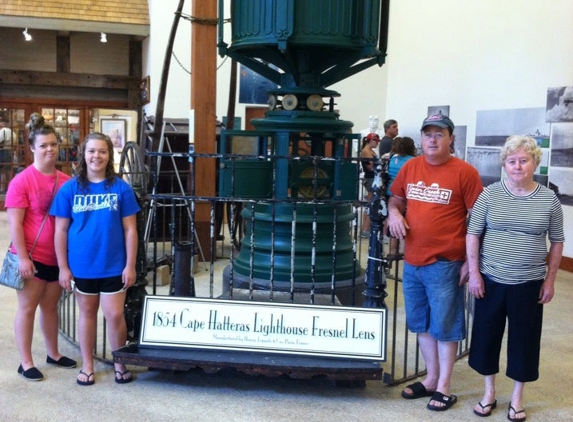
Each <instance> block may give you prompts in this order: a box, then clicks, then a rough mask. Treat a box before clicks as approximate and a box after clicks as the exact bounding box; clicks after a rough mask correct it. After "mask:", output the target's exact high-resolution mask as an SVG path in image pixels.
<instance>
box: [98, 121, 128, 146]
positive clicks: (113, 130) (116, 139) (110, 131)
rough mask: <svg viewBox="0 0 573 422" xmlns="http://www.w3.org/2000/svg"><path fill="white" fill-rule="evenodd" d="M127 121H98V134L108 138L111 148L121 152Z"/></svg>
mask: <svg viewBox="0 0 573 422" xmlns="http://www.w3.org/2000/svg"><path fill="white" fill-rule="evenodd" d="M126 131H127V121H126V120H125V119H104V118H102V119H100V132H101V133H104V134H106V135H107V136H109V137H110V139H111V142H113V147H114V148H115V149H117V150H119V151H121V150H122V149H123V147H124V145H125V135H126Z"/></svg>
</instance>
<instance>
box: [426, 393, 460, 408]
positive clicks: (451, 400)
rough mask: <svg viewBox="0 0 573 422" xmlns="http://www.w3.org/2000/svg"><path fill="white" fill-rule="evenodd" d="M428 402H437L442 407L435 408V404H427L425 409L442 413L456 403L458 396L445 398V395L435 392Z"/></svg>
mask: <svg viewBox="0 0 573 422" xmlns="http://www.w3.org/2000/svg"><path fill="white" fill-rule="evenodd" d="M430 401H437V402H440V403H442V404H443V406H436V405H435V404H430V403H428V405H427V407H428V409H430V410H435V411H437V412H443V411H444V410H448V409H449V408H450V407H452V406H453V405H454V404H456V402H457V401H458V396H456V395H455V394H452V395H451V396H446V395H445V394H442V393H440V392H439V391H436V392H435V393H434V394H433V395H432V398H431V399H430Z"/></svg>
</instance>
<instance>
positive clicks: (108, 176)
mask: <svg viewBox="0 0 573 422" xmlns="http://www.w3.org/2000/svg"><path fill="white" fill-rule="evenodd" d="M91 140H99V141H105V143H106V144H107V152H108V155H109V161H108V163H107V166H106V168H105V186H106V187H110V186H111V185H113V183H114V181H115V177H116V176H117V173H116V172H115V169H114V166H113V142H112V141H111V139H110V138H109V136H107V135H105V134H103V133H99V132H93V133H90V134H89V135H88V136H86V137H85V139H84V142H83V143H82V144H81V145H80V147H79V151H78V167H77V169H76V175H77V178H78V183H79V185H80V186H81V187H82V188H83V189H85V190H87V189H88V187H89V183H90V181H89V179H88V168H87V163H86V157H85V153H86V144H87V143H88V141H91Z"/></svg>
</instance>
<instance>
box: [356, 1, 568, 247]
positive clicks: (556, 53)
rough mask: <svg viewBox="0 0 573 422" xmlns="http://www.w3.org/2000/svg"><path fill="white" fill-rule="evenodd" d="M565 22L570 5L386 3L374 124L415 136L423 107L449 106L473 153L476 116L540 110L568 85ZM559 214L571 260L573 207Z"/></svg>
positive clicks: (551, 3) (529, 3)
mask: <svg viewBox="0 0 573 422" xmlns="http://www.w3.org/2000/svg"><path fill="white" fill-rule="evenodd" d="M572 17H573V2H572V1H570V0H547V1H543V2H540V1H538V0H521V1H514V0H479V1H470V0H434V1H432V2H426V1H421V0H400V1H392V2H391V11H390V19H391V21H392V25H391V27H390V40H389V51H388V58H387V63H388V65H387V71H388V85H387V90H386V92H383V93H381V95H384V96H385V97H386V115H385V116H383V117H381V120H383V118H387V117H388V118H395V119H396V120H398V121H399V124H400V127H401V129H402V131H410V130H414V131H416V132H418V131H419V126H420V123H421V121H422V119H423V117H424V116H425V114H426V112H427V107H428V106H430V105H450V116H451V117H452V119H453V121H454V122H455V123H456V124H458V125H467V145H468V146H473V145H474V138H475V123H476V111H478V110H497V109H515V108H528V107H545V105H546V95H547V88H549V87H556V86H570V85H573V55H572V54H571V51H573V32H572V30H571V22H572V20H571V19H572ZM367 84H368V83H367ZM549 171H550V172H551V168H550V169H549ZM563 208H564V212H565V236H566V238H567V241H566V243H565V251H564V255H565V256H568V257H573V207H569V206H565V207H563Z"/></svg>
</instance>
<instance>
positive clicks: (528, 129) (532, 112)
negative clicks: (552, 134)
mask: <svg viewBox="0 0 573 422" xmlns="http://www.w3.org/2000/svg"><path fill="white" fill-rule="evenodd" d="M549 131H550V125H549V123H547V122H546V121H545V109H543V108H514V109H505V110H478V111H477V113H476V139H475V145H476V146H484V147H501V146H503V145H504V144H505V141H506V140H507V138H508V137H509V136H511V135H528V136H531V137H533V138H535V139H538V138H539V139H540V140H543V139H545V140H546V141H548V140H549Z"/></svg>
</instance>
